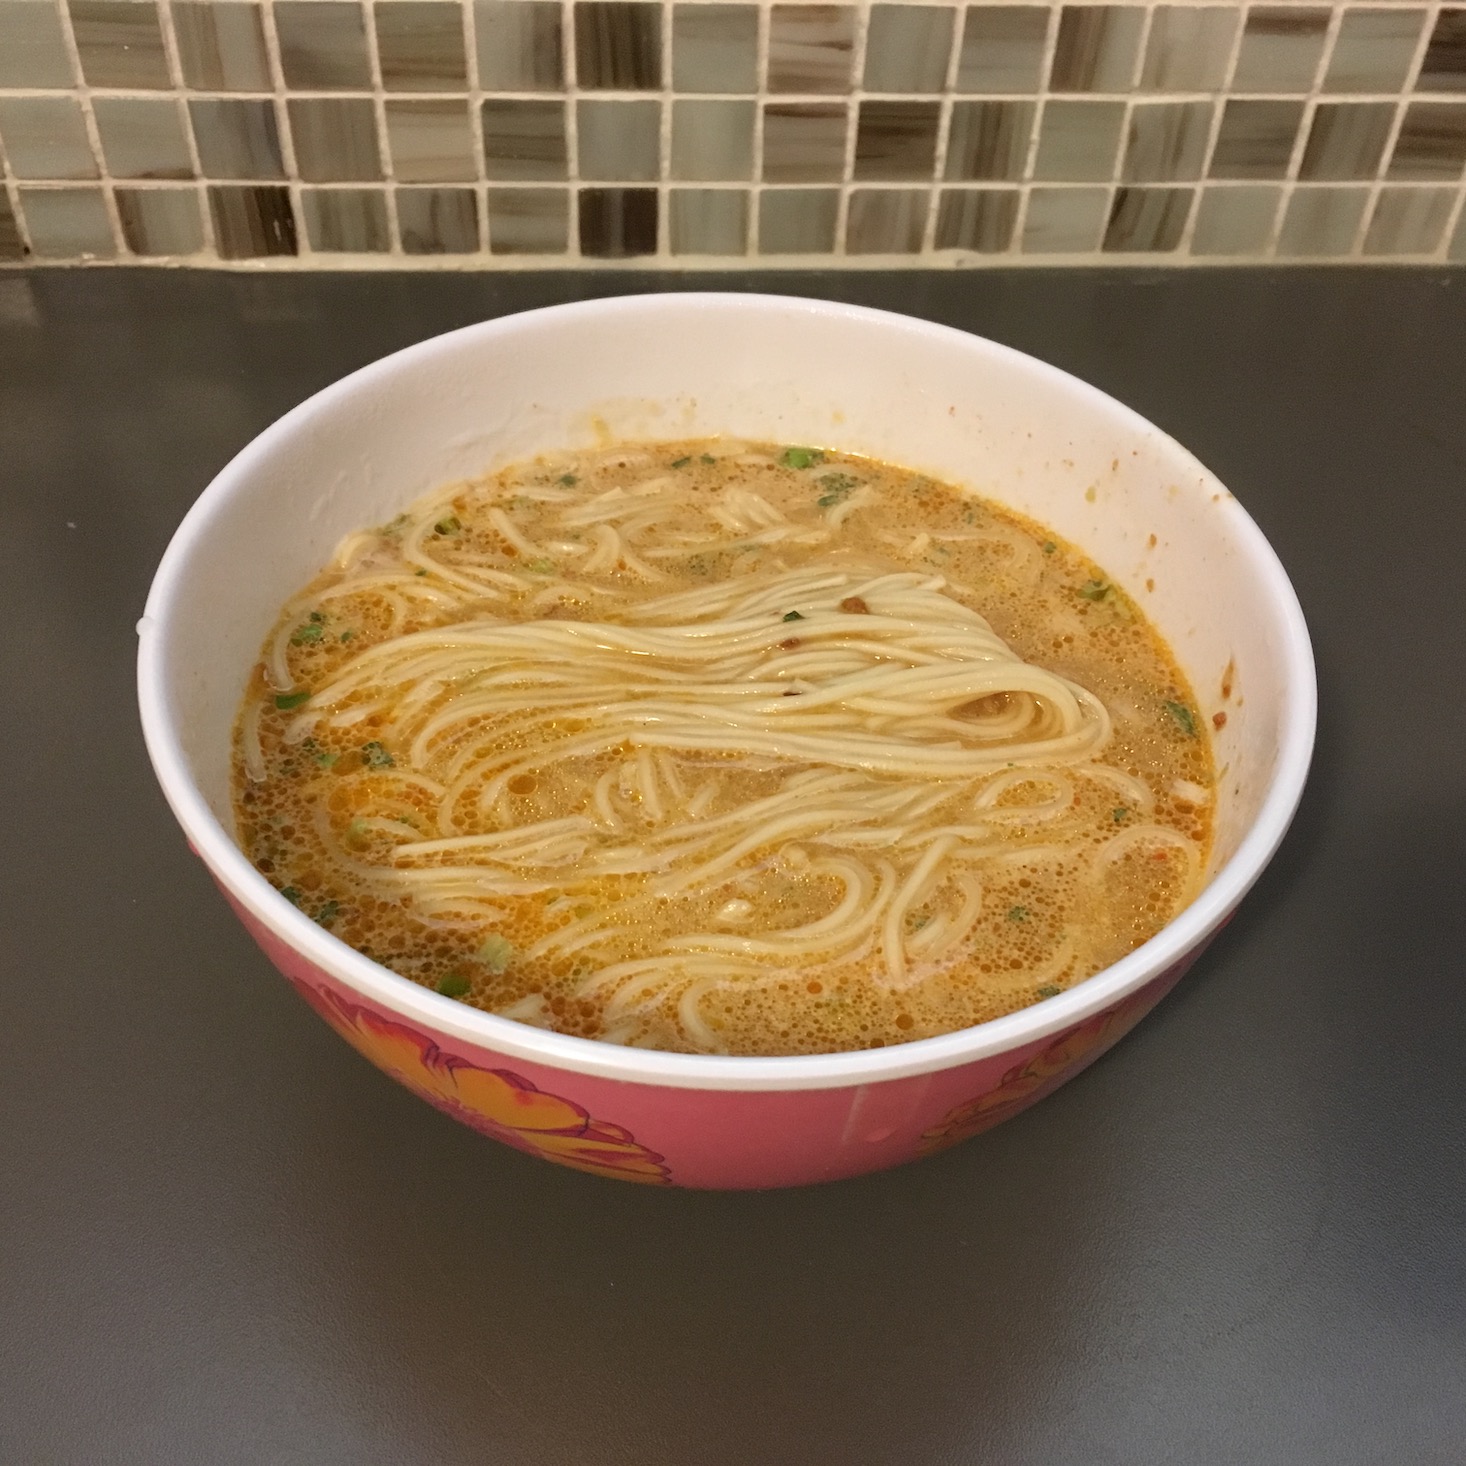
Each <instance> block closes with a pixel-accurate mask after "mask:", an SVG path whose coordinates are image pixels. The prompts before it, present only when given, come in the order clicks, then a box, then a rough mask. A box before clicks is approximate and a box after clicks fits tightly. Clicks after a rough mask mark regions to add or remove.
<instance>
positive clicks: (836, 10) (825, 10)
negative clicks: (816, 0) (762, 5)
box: [768, 5, 856, 92]
mask: <svg viewBox="0 0 1466 1466" xmlns="http://www.w3.org/2000/svg"><path fill="white" fill-rule="evenodd" d="M855 16H856V11H855V7H854V6H853V5H775V6H774V8H773V10H772V11H770V13H769V74H768V88H769V90H770V91H771V92H848V91H849V90H850V84H851V67H852V65H853V63H854V60H855Z"/></svg>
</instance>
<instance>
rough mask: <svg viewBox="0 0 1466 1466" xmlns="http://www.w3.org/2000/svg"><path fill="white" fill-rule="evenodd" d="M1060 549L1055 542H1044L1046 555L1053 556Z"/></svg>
mask: <svg viewBox="0 0 1466 1466" xmlns="http://www.w3.org/2000/svg"><path fill="white" fill-rule="evenodd" d="M1058 548H1059V547H1058V546H1057V545H1056V544H1055V543H1054V542H1053V540H1045V541H1044V545H1043V550H1044V554H1045V555H1052V554H1053V553H1054V551H1055V550H1057V549H1058Z"/></svg>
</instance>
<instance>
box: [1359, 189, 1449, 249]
mask: <svg viewBox="0 0 1466 1466" xmlns="http://www.w3.org/2000/svg"><path fill="white" fill-rule="evenodd" d="M1455 202H1456V194H1455V190H1454V189H1449V188H1382V189H1381V190H1380V193H1379V198H1378V200H1377V201H1376V202H1375V206H1374V214H1373V215H1372V216H1371V218H1370V221H1369V231H1368V233H1366V234H1365V236H1364V253H1365V254H1367V255H1428V254H1434V253H1435V252H1436V250H1438V249H1439V248H1440V244H1441V240H1442V239H1443V238H1445V233H1446V225H1447V224H1448V223H1449V222H1450V219H1451V206H1452V205H1453V204H1454V203H1455Z"/></svg>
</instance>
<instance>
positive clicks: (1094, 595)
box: [1079, 580, 1115, 601]
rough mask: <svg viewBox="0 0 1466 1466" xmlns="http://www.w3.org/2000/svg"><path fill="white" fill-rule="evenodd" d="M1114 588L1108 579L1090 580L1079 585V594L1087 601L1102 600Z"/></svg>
mask: <svg viewBox="0 0 1466 1466" xmlns="http://www.w3.org/2000/svg"><path fill="white" fill-rule="evenodd" d="M1114 588H1115V587H1114V586H1112V585H1111V584H1110V583H1109V581H1107V580H1089V581H1086V582H1085V583H1084V584H1083V585H1081V586H1080V587H1079V594H1080V595H1081V596H1083V597H1084V599H1085V600H1086V601H1102V600H1104V598H1105V597H1106V596H1107V595H1109V593H1110V592H1111V591H1112V590H1114Z"/></svg>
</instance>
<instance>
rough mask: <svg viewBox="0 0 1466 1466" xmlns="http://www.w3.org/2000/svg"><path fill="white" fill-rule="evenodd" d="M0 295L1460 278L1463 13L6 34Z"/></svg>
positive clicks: (1, 26) (325, 6)
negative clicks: (353, 271)
mask: <svg viewBox="0 0 1466 1466" xmlns="http://www.w3.org/2000/svg"><path fill="white" fill-rule="evenodd" d="M0 162H3V168H4V172H3V179H0V264H3V263H17V262H24V261H29V260H42V261H47V262H83V261H87V262H92V261H110V262H128V261H147V262H152V263H177V264H184V265H215V264H218V263H219V262H221V261H223V262H230V263H239V264H241V265H249V266H256V267H260V266H263V267H277V268H278V267H295V268H299V267H302V266H304V267H310V266H315V267H317V268H342V267H368V268H370V267H391V266H394V265H396V266H404V265H410V266H421V265H425V264H433V263H438V264H444V265H456V266H459V267H462V266H470V267H490V268H511V267H516V266H518V267H526V266H530V267H543V266H546V265H574V264H584V263H591V264H595V265H602V264H605V265H613V264H615V263H617V262H620V261H635V262H638V263H647V262H648V261H655V260H660V261H661V262H662V263H664V264H673V265H675V264H685V265H713V264H733V263H739V264H744V265H747V264H757V263H764V262H767V263H770V264H781V265H788V264H791V263H798V264H804V265H808V264H848V265H872V264H882V265H941V264H953V265H977V264H984V263H1009V264H1012V263H1023V262H1034V263H1049V264H1053V263H1095V262H1100V261H1103V262H1106V263H1125V262H1130V263H1143V264H1163V263H1174V264H1182V263H1191V262H1207V263H1218V262H1261V261H1313V262H1316V261H1320V260H1344V259H1353V260H1370V261H1395V262H1406V263H1412V262H1413V263H1420V262H1425V261H1450V262H1455V263H1466V211H1463V195H1466V184H1463V174H1466V4H1459V5H1458V4H1427V3H1420V4H1412V3H1409V0H1374V3H1364V0H1358V3H1355V0H1350V3H1339V4H1332V5H1318V4H1309V3H1303V0H1285V3H1271V4H1252V5H1243V4H1207V3H1184V4H1153V5H1126V4H1007V3H980V4H964V3H942V0H883V3H874V4H872V3H862V4H830V5H825V4H782V3H767V0H765V3H759V4H753V3H743V0H669V3H661V0H0Z"/></svg>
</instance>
